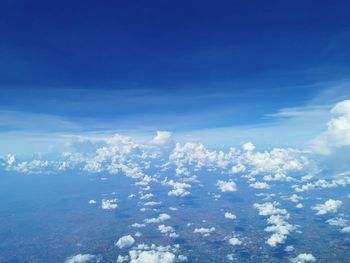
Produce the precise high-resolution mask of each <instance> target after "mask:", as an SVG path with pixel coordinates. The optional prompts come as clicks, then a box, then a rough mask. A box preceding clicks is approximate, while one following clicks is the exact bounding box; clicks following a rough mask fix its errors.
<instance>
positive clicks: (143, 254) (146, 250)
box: [129, 244, 186, 263]
mask: <svg viewBox="0 0 350 263" xmlns="http://www.w3.org/2000/svg"><path fill="white" fill-rule="evenodd" d="M177 251H178V247H176V246H174V247H170V246H156V245H153V244H152V245H151V246H148V245H145V244H140V245H138V246H137V247H135V248H133V249H132V250H130V251H129V256H130V263H150V262H152V263H173V262H175V261H176V260H177V261H178V262H183V261H184V259H186V257H185V256H182V255H179V256H178V257H176V255H175V253H177Z"/></svg>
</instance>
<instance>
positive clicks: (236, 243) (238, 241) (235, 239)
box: [228, 237, 242, 246]
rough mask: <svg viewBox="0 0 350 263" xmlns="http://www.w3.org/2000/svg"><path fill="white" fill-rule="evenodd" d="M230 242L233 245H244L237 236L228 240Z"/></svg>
mask: <svg viewBox="0 0 350 263" xmlns="http://www.w3.org/2000/svg"><path fill="white" fill-rule="evenodd" d="M228 243H229V244H230V245H232V246H239V245H242V241H241V240H239V239H238V238H237V237H232V238H230V239H229V240H228Z"/></svg>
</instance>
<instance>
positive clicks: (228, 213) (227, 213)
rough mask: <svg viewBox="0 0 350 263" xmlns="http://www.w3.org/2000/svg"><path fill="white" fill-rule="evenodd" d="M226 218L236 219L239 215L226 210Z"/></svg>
mask: <svg viewBox="0 0 350 263" xmlns="http://www.w3.org/2000/svg"><path fill="white" fill-rule="evenodd" d="M225 218H226V219H231V220H233V219H236V218H237V216H236V215H235V214H232V213H230V212H226V213H225Z"/></svg>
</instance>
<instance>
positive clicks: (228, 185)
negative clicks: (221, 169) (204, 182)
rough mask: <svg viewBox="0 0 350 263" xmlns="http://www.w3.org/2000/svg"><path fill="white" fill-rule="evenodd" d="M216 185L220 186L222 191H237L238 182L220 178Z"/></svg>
mask: <svg viewBox="0 0 350 263" xmlns="http://www.w3.org/2000/svg"><path fill="white" fill-rule="evenodd" d="M216 186H217V187H218V188H219V190H220V191H221V192H235V191H237V187H236V183H235V182H233V181H232V180H230V181H222V180H218V181H217V183H216Z"/></svg>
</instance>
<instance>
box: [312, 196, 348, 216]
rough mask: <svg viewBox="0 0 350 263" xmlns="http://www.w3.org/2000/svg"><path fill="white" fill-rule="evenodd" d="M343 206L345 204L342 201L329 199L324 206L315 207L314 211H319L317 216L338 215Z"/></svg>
mask: <svg viewBox="0 0 350 263" xmlns="http://www.w3.org/2000/svg"><path fill="white" fill-rule="evenodd" d="M342 204H343V202H342V201H340V200H333V199H329V200H327V201H326V202H325V203H324V204H317V205H315V206H313V207H312V209H313V210H316V211H317V213H316V214H317V215H325V214H327V213H336V212H337V211H338V208H339V207H341V205H342Z"/></svg>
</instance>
